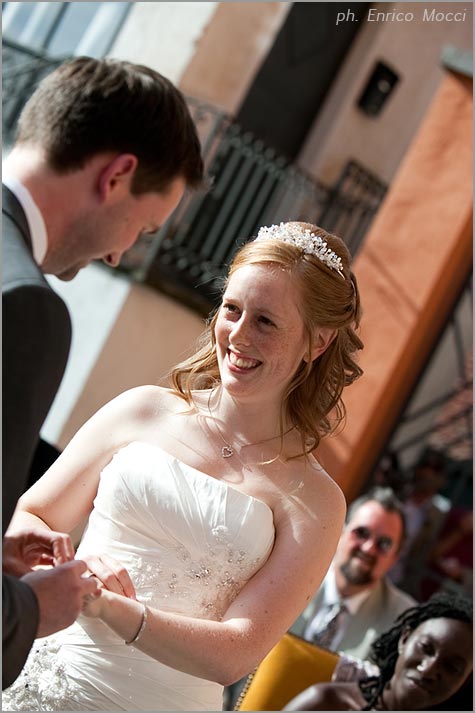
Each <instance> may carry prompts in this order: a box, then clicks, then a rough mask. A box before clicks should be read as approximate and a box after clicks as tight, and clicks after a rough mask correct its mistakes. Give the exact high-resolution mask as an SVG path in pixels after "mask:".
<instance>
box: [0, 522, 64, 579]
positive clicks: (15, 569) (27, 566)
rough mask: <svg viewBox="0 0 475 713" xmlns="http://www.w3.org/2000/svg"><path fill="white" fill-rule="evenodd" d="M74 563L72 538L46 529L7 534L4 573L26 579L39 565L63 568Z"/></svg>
mask: <svg viewBox="0 0 475 713" xmlns="http://www.w3.org/2000/svg"><path fill="white" fill-rule="evenodd" d="M72 559H74V548H73V545H72V542H71V538H70V537H69V535H67V534H65V533H64V532H54V531H53V530H47V529H46V528H45V529H42V528H31V529H25V530H17V531H16V532H13V533H11V534H8V533H7V534H6V535H5V537H4V538H3V545H2V569H3V571H4V572H6V573H7V574H12V575H14V576H15V577H22V576H23V575H24V574H27V573H28V572H31V571H32V569H33V567H35V566H37V565H54V566H56V565H59V564H64V563H65V562H69V561H70V560H72Z"/></svg>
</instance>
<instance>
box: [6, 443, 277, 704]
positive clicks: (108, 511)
mask: <svg viewBox="0 0 475 713" xmlns="http://www.w3.org/2000/svg"><path fill="white" fill-rule="evenodd" d="M273 542H274V524H273V516H272V511H271V509H270V508H269V507H268V506H267V505H266V504H265V503H264V502H262V501H260V500H257V499H256V498H253V497H251V496H249V495H246V494H245V493H242V492H240V491H239V490H236V489H235V488H233V487H231V486H229V485H228V484H227V483H225V482H223V481H220V480H216V479H215V478H212V477H211V476H208V475H206V474H205V473H202V472H201V471H198V470H196V469H195V468H192V467H190V466H188V465H186V464H184V463H182V462H181V461H179V460H177V459H176V458H174V457H173V456H171V455H170V454H168V453H166V452H165V451H163V450H162V449H161V448H160V447H158V446H155V445H151V444H148V443H143V442H134V443H130V444H129V445H127V446H125V447H123V448H121V449H120V450H119V451H118V452H117V453H116V454H115V455H114V457H113V458H112V460H111V461H110V463H109V464H108V465H107V466H106V467H105V468H104V470H103V471H102V473H101V478H100V484H99V489H98V493H97V496H96V499H95V501H94V510H93V512H92V513H91V516H90V518H89V523H88V527H87V530H86V532H85V534H84V537H83V540H82V542H81V544H80V546H79V548H78V553H77V557H78V558H80V557H81V552H84V553H86V552H87V553H92V552H97V553H107V554H109V555H111V556H112V557H115V558H116V559H117V560H119V561H120V562H122V563H123V564H124V565H125V567H126V568H127V570H128V572H129V573H130V576H131V578H132V581H133V583H134V585H135V588H136V593H137V598H138V600H139V601H142V602H145V603H146V604H148V605H149V606H150V607H152V608H153V607H156V608H157V609H161V610H162V611H168V612H175V613H177V614H182V615H184V616H190V617H199V618H202V619H215V620H219V619H220V618H221V617H222V616H223V614H224V613H225V611H226V609H227V608H228V606H229V604H230V603H231V602H232V600H233V599H234V598H235V596H236V595H237V594H238V592H239V591H240V589H241V588H242V587H243V585H244V584H245V583H246V582H247V581H248V580H249V579H250V578H251V577H252V575H253V574H254V573H255V572H256V571H257V570H259V568H260V567H262V565H263V564H264V562H265V561H266V559H267V557H268V556H269V554H270V551H271V549H272V546H273ZM236 655H238V652H236ZM222 692H223V688H222V686H221V685H219V684H217V683H215V682H212V681H207V680H205V679H201V678H197V677H195V676H191V675H189V674H186V673H182V672H181V671H177V670H175V669H172V668H169V667H168V666H164V665H163V664H161V663H159V662H158V661H156V660H155V659H153V658H151V657H150V656H148V655H146V654H144V653H142V652H141V651H139V650H138V649H137V648H135V647H133V646H126V645H125V644H124V642H123V640H122V639H120V638H119V637H118V636H117V635H116V634H115V633H114V632H113V631H112V630H111V629H109V628H108V627H107V626H106V625H105V624H103V623H102V622H101V621H99V620H97V619H91V618H87V617H85V616H83V615H81V616H80V617H79V619H78V620H77V622H76V623H75V624H73V625H72V626H71V627H69V628H68V629H66V630H65V631H62V632H59V633H58V634H55V635H53V636H49V637H46V638H44V639H38V640H36V641H35V644H34V646H33V649H32V651H31V653H30V656H29V658H28V661H27V664H26V666H25V668H24V670H23V672H22V673H21V674H20V676H19V678H18V679H17V680H16V681H15V683H14V684H13V685H12V686H11V687H10V688H9V689H8V690H7V691H5V692H4V694H3V710H63V711H64V710H68V711H69V710H94V711H98V710H147V711H159V710H168V711H173V710H185V711H196V710H206V711H217V710H221V709H222Z"/></svg>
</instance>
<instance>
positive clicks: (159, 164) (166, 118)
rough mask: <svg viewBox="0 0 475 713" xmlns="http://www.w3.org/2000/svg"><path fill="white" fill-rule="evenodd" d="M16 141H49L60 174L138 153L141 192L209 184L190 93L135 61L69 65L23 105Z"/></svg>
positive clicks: (45, 144)
mask: <svg viewBox="0 0 475 713" xmlns="http://www.w3.org/2000/svg"><path fill="white" fill-rule="evenodd" d="M16 143H18V144H34V145H35V146H41V147H42V149H43V150H44V151H45V154H46V158H47V161H48V163H49V165H50V166H51V168H53V169H54V170H55V171H57V172H58V173H66V172H69V171H74V170H79V169H81V168H83V167H84V165H85V163H86V162H87V161H88V159H91V158H92V157H93V156H95V155H96V154H99V153H102V152H105V151H119V152H121V153H132V154H134V155H135V156H137V158H138V166H137V170H136V172H135V174H134V178H133V182H132V192H133V193H135V194H140V193H145V192H148V191H156V192H158V191H163V190H166V189H167V187H168V186H169V184H170V182H171V181H173V180H174V179H175V178H178V177H182V178H184V180H185V183H186V185H187V186H188V187H189V188H197V187H199V186H200V185H201V183H202V181H203V161H202V158H201V152H200V142H199V139H198V135H197V132H196V128H195V125H194V123H193V120H192V118H191V115H190V112H189V110H188V107H187V105H186V102H185V99H184V97H183V95H182V94H181V92H180V91H179V90H178V89H177V88H176V87H175V86H174V85H173V84H172V82H170V80H168V79H166V78H165V77H163V76H162V75H161V74H159V73H158V72H156V71H154V70H153V69H150V68H149V67H145V66H143V65H139V64H133V63H131V62H123V61H118V60H112V59H92V58H91V57H77V58H76V59H73V60H69V61H67V62H64V63H63V64H62V65H60V66H59V67H58V68H57V69H56V70H55V71H54V72H52V73H51V74H49V75H48V76H47V77H46V78H45V79H44V80H43V81H42V82H41V83H40V84H39V86H38V88H37V89H36V91H35V92H34V94H33V95H32V96H31V97H30V99H29V100H28V102H27V103H26V105H25V107H24V108H23V111H22V113H21V116H20V119H19V122H18V129H17V135H16Z"/></svg>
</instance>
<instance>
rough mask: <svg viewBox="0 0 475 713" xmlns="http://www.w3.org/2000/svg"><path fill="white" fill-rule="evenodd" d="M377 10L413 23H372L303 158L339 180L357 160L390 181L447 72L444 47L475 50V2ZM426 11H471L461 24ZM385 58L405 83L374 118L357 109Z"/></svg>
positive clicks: (328, 178)
mask: <svg viewBox="0 0 475 713" xmlns="http://www.w3.org/2000/svg"><path fill="white" fill-rule="evenodd" d="M373 7H374V8H375V10H377V11H380V12H386V13H387V12H390V11H392V10H393V9H394V11H395V12H396V13H397V12H403V13H406V15H407V13H413V14H414V20H412V21H409V20H407V21H402V22H395V21H387V22H382V21H379V22H367V21H366V22H365V24H364V26H362V28H361V30H360V32H359V33H358V35H357V36H356V39H355V41H354V43H353V46H352V48H351V49H350V51H349V53H348V56H347V58H346V59H345V63H344V65H343V67H342V68H341V70H340V73H339V75H338V77H337V79H336V81H335V83H334V85H333V87H332V89H331V90H330V93H329V95H328V97H327V99H326V102H325V105H324V107H323V109H322V111H321V112H320V113H319V115H318V116H317V117H316V119H315V123H314V126H313V127H312V129H311V131H310V133H309V135H308V138H307V140H306V142H305V144H304V146H303V147H302V151H301V153H300V156H299V158H298V163H299V165H301V166H302V167H303V168H305V169H306V170H308V171H309V172H310V173H312V174H313V175H315V176H317V177H318V178H319V179H320V180H322V181H324V182H325V183H329V184H332V183H333V182H334V181H335V180H336V179H337V178H338V176H339V174H340V172H341V170H342V168H343V166H344V165H345V163H346V162H347V161H348V159H349V158H353V159H356V160H357V161H359V162H361V163H362V164H363V165H364V166H366V168H368V169H370V170H372V171H374V172H375V173H376V175H377V176H379V177H380V178H381V179H382V180H383V181H385V182H387V183H390V181H391V179H392V178H393V176H394V174H395V172H396V170H397V167H398V166H399V163H400V161H401V160H402V158H403V156H404V154H405V152H406V150H407V148H408V146H409V144H410V143H411V140H412V137H413V136H414V133H415V131H416V130H417V127H418V126H419V124H420V122H421V120H422V118H423V116H424V114H425V112H426V111H427V108H428V106H429V104H430V101H431V99H432V97H433V96H434V93H435V91H436V90H437V88H438V86H439V85H440V83H441V81H442V79H443V76H444V70H443V68H442V66H441V63H440V56H441V52H442V48H443V47H444V46H445V45H448V44H452V45H455V46H457V47H459V48H461V49H466V50H471V49H472V6H471V4H470V3H443V2H442V3H441V2H435V3H405V2H400V3H375V4H374V6H373ZM424 8H428V9H432V8H436V10H437V12H456V11H458V12H462V11H463V10H465V11H466V19H465V20H464V21H461V22H449V21H444V22H424V21H423V11H424ZM377 61H382V62H384V63H386V64H387V65H388V66H389V67H391V68H392V69H393V71H396V73H397V74H398V75H399V77H400V80H399V82H398V84H397V85H396V87H395V89H394V90H393V93H392V95H391V96H390V97H389V98H388V100H387V102H386V104H385V106H384V107H383V109H382V111H381V113H380V114H379V115H378V116H376V117H368V116H366V115H365V114H363V113H362V112H361V111H360V110H359V109H358V108H357V106H356V103H357V101H358V99H359V97H360V94H361V92H362V91H363V89H364V87H365V85H366V83H367V81H368V79H369V77H370V75H371V73H372V71H373V68H374V65H375V64H376V62H377Z"/></svg>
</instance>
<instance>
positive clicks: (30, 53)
mask: <svg viewBox="0 0 475 713" xmlns="http://www.w3.org/2000/svg"><path fill="white" fill-rule="evenodd" d="M63 59H64V58H61V57H59V58H58V57H55V58H53V57H50V56H49V55H47V54H45V53H44V52H39V51H35V50H32V49H29V48H27V47H24V46H23V45H19V44H18V43H16V42H13V41H11V40H7V39H5V38H3V41H2V129H3V142H4V146H5V145H6V146H9V145H10V144H11V143H12V141H13V137H14V133H15V127H16V123H17V120H18V116H19V114H20V112H21V109H22V107H23V105H24V104H25V103H26V101H27V100H28V99H29V97H30V96H31V94H32V93H33V92H34V90H35V88H36V87H37V85H38V84H39V82H41V80H42V79H43V77H46V75H47V74H49V73H50V72H52V71H53V69H55V68H56V67H57V66H58V65H60V64H61V62H62V61H63Z"/></svg>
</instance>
